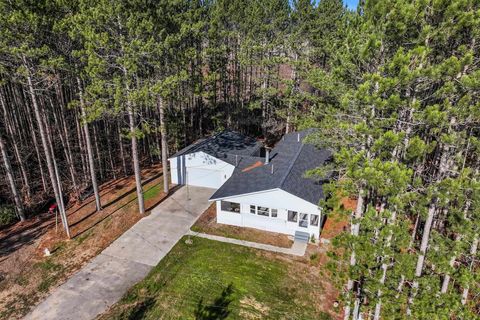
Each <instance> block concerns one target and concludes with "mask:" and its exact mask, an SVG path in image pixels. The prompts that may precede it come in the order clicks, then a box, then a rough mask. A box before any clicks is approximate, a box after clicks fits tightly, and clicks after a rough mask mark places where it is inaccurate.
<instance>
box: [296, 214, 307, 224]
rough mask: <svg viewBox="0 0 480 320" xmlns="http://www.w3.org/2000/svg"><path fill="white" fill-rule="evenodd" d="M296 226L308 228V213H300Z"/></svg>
mask: <svg viewBox="0 0 480 320" xmlns="http://www.w3.org/2000/svg"><path fill="white" fill-rule="evenodd" d="M298 225H299V226H300V227H302V228H308V213H300V221H299V222H298Z"/></svg>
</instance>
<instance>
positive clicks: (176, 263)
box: [101, 237, 330, 319]
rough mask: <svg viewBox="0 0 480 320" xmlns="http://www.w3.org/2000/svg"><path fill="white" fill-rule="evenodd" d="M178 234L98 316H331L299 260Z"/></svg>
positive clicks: (112, 317) (319, 286) (138, 317)
mask: <svg viewBox="0 0 480 320" xmlns="http://www.w3.org/2000/svg"><path fill="white" fill-rule="evenodd" d="M185 240H187V237H184V238H182V239H181V240H180V241H179V242H178V243H177V244H176V245H175V247H174V248H173V249H172V250H171V251H170V253H169V254H168V255H167V256H166V257H165V258H164V259H163V260H162V261H161V262H160V263H159V264H158V265H157V266H156V267H155V268H154V269H153V270H152V271H151V272H150V274H149V275H148V276H147V277H146V278H145V279H144V280H143V281H141V282H140V283H138V284H137V285H135V286H134V287H133V288H131V289H130V290H129V291H128V292H127V293H126V294H125V296H124V297H123V298H122V300H121V301H120V302H119V303H117V304H116V305H115V306H113V307H112V308H111V309H110V310H109V311H108V312H107V313H106V314H104V315H103V316H102V317H101V319H330V317H329V315H328V314H326V313H324V312H320V311H319V310H318V306H317V305H316V304H315V300H316V299H317V298H318V296H319V295H321V293H322V287H321V285H320V284H319V283H320V282H319V281H312V274H311V273H310V272H309V270H308V267H305V266H304V264H303V263H301V262H298V261H294V260H290V259H288V258H287V259H286V258H283V259H282V258H280V257H276V256H275V255H273V254H268V253H265V252H262V251H259V250H255V249H251V248H246V247H242V246H236V245H232V244H226V243H222V242H217V241H211V240H207V239H202V238H195V237H193V238H191V240H192V243H191V244H187V243H186V241H185Z"/></svg>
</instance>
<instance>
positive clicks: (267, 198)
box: [217, 189, 321, 239]
mask: <svg viewBox="0 0 480 320" xmlns="http://www.w3.org/2000/svg"><path fill="white" fill-rule="evenodd" d="M223 200H224V201H230V202H236V203H240V213H233V212H226V211H222V210H221V205H220V201H217V222H218V223H223V224H229V225H235V226H240V227H250V228H256V229H260V230H266V231H271V232H278V233H284V234H289V235H294V234H295V231H303V232H308V233H310V235H314V236H315V238H317V239H318V237H319V233H320V221H321V211H320V209H319V207H318V206H316V205H314V204H312V203H310V202H308V201H305V200H303V199H301V198H299V197H297V196H294V195H292V194H290V193H288V192H286V191H283V190H280V189H274V190H270V191H264V192H259V193H252V194H248V195H243V196H237V197H231V198H227V199H223ZM250 205H255V206H261V207H267V208H270V209H277V210H278V216H277V217H276V218H275V217H270V216H269V217H266V216H260V215H258V214H252V213H250ZM288 210H292V211H297V212H298V219H297V222H289V221H288V219H287V215H288V213H287V212H288ZM300 213H307V214H308V219H309V221H308V227H307V228H303V227H300V226H299V223H298V220H299V219H300ZM310 214H316V215H318V216H319V217H318V218H319V223H318V226H311V225H310Z"/></svg>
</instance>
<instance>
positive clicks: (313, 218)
mask: <svg viewBox="0 0 480 320" xmlns="http://www.w3.org/2000/svg"><path fill="white" fill-rule="evenodd" d="M318 220H319V218H318V214H311V215H310V225H311V226H315V227H318V222H319V221H318Z"/></svg>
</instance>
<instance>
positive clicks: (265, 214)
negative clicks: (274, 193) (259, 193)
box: [257, 206, 270, 217]
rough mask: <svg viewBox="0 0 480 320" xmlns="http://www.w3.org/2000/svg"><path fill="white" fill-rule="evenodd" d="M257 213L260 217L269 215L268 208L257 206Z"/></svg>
mask: <svg viewBox="0 0 480 320" xmlns="http://www.w3.org/2000/svg"><path fill="white" fill-rule="evenodd" d="M260 212H261V213H260ZM257 215H259V216H262V217H270V208H267V207H262V206H257Z"/></svg>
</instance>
